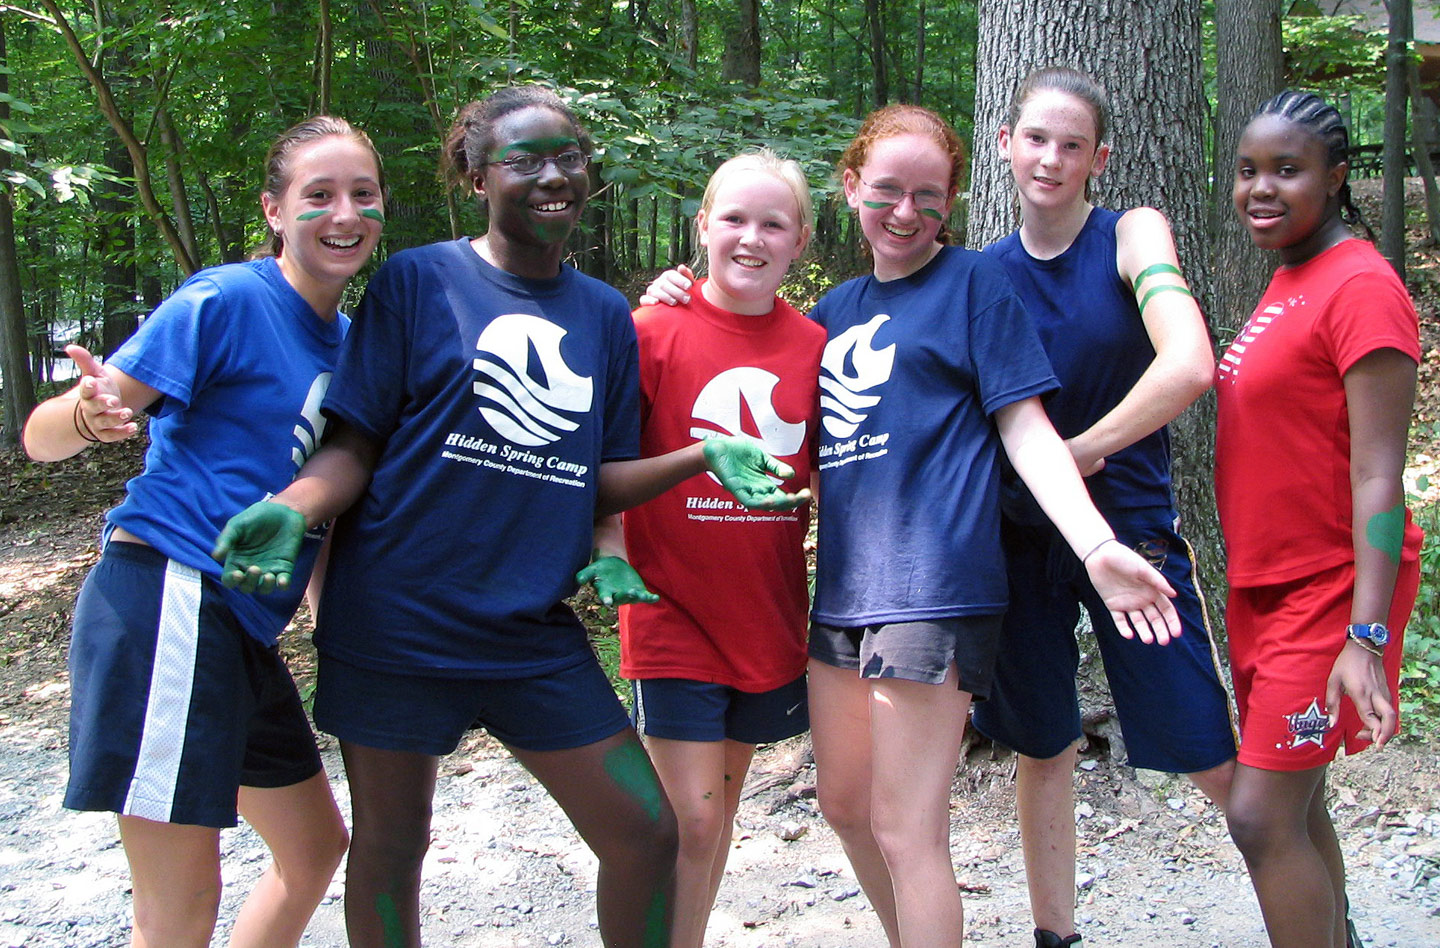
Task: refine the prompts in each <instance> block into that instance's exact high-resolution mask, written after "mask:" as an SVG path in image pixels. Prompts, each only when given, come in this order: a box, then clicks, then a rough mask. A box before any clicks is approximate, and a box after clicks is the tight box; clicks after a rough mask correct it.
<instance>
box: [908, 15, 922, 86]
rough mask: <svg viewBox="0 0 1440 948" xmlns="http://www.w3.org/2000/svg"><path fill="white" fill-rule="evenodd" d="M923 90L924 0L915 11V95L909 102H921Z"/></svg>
mask: <svg viewBox="0 0 1440 948" xmlns="http://www.w3.org/2000/svg"><path fill="white" fill-rule="evenodd" d="M924 91H925V0H920V6H919V9H917V10H916V12H915V95H914V97H913V98H911V100H910V101H911V102H917V103H918V102H923V101H925V100H924V99H923V98H921V96H922V94H923V93H924Z"/></svg>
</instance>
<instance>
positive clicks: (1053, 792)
mask: <svg viewBox="0 0 1440 948" xmlns="http://www.w3.org/2000/svg"><path fill="white" fill-rule="evenodd" d="M1079 746H1080V745H1079V742H1078V741H1077V742H1076V743H1074V744H1071V745H1070V746H1069V747H1067V748H1065V749H1064V750H1063V751H1061V752H1060V753H1058V754H1056V755H1055V756H1054V757H1047V758H1044V759H1041V758H1038V757H1026V756H1025V755H1024V754H1021V755H1020V760H1019V765H1018V767H1017V769H1016V775H1015V811H1016V815H1017V816H1018V817H1019V821H1020V843H1021V847H1022V848H1023V850H1024V852H1025V883H1026V885H1027V886H1028V887H1029V890H1030V914H1031V915H1033V916H1034V918H1035V927H1037V928H1043V929H1046V930H1047V931H1052V932H1054V933H1055V934H1057V935H1059V936H1060V937H1061V938H1065V937H1067V936H1069V935H1072V934H1074V933H1075V756H1076V750H1077V749H1078V747H1079Z"/></svg>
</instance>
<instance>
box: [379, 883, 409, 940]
mask: <svg viewBox="0 0 1440 948" xmlns="http://www.w3.org/2000/svg"><path fill="white" fill-rule="evenodd" d="M375 914H376V915H379V916H380V928H381V937H382V938H383V939H384V942H385V948H405V928H404V926H402V925H401V924H400V913H399V912H397V911H396V910H395V900H394V899H393V898H391V897H390V893H388V892H381V893H380V894H379V895H377V896H375Z"/></svg>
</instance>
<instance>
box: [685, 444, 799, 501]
mask: <svg viewBox="0 0 1440 948" xmlns="http://www.w3.org/2000/svg"><path fill="white" fill-rule="evenodd" d="M703 450H704V452H705V463H706V464H708V465H709V466H710V470H711V471H713V472H714V473H715V476H716V477H717V478H719V479H720V483H721V485H723V486H724V488H725V489H726V490H728V491H729V492H730V493H731V494H733V495H735V499H736V500H738V501H740V503H742V504H744V505H745V506H746V507H749V508H751V509H753V510H791V509H793V508H795V507H798V506H800V505H801V504H803V503H805V502H806V501H808V500H809V499H810V489H809V488H802V489H801V490H799V491H797V492H796V493H793V494H791V493H787V492H786V491H785V490H783V489H782V488H781V487H780V485H779V484H777V483H776V480H782V481H783V480H785V479H786V478H789V477H794V476H795V471H794V469H793V468H791V467H790V465H788V464H783V463H781V462H780V461H777V460H775V458H773V457H771V456H770V455H769V454H767V453H766V452H765V450H764V449H763V448H761V447H760V446H759V445H758V444H756V443H755V442H754V441H752V440H750V439H749V438H737V437H733V436H725V437H720V438H707V439H706V440H705V441H704V442H703Z"/></svg>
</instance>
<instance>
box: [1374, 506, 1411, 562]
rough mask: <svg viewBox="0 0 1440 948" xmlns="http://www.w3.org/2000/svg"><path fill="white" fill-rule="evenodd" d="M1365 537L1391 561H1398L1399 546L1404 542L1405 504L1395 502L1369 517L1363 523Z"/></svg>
mask: <svg viewBox="0 0 1440 948" xmlns="http://www.w3.org/2000/svg"><path fill="white" fill-rule="evenodd" d="M1365 539H1366V540H1368V541H1370V545H1371V546H1373V547H1374V548H1375V549H1377V550H1379V551H1380V552H1381V553H1384V554H1385V555H1386V556H1388V557H1390V561H1391V562H1393V563H1398V562H1400V548H1401V547H1402V546H1404V544H1405V505H1404V504H1396V505H1395V506H1394V507H1391V508H1390V509H1389V510H1386V511H1384V512H1382V513H1378V514H1376V515H1375V516H1373V517H1371V518H1370V522H1369V523H1367V524H1365Z"/></svg>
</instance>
